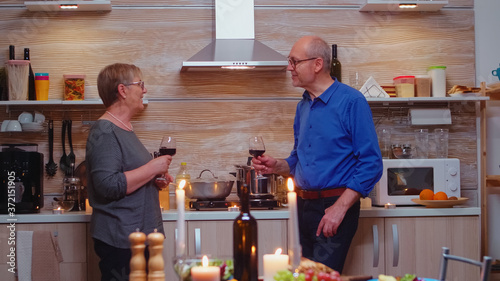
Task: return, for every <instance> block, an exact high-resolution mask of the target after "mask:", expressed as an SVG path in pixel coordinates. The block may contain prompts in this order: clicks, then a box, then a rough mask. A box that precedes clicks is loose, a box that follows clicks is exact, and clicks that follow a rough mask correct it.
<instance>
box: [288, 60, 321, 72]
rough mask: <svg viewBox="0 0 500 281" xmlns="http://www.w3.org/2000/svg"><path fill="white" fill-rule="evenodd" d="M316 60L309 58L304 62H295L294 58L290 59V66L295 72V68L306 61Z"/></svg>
mask: <svg viewBox="0 0 500 281" xmlns="http://www.w3.org/2000/svg"><path fill="white" fill-rule="evenodd" d="M315 59H317V58H308V59H303V60H294V59H292V58H288V64H289V65H291V66H292V69H294V70H295V68H296V67H297V64H299V63H301V62H304V61H308V60H315Z"/></svg>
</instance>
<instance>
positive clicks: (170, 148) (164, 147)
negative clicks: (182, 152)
mask: <svg viewBox="0 0 500 281" xmlns="http://www.w3.org/2000/svg"><path fill="white" fill-rule="evenodd" d="M175 153H176V145H175V139H174V138H173V137H170V136H166V137H163V139H162V140H161V144H160V155H170V156H174V155H175Z"/></svg>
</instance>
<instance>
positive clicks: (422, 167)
mask: <svg viewBox="0 0 500 281" xmlns="http://www.w3.org/2000/svg"><path fill="white" fill-rule="evenodd" d="M383 165H384V170H383V174H382V178H380V181H379V182H378V183H377V184H376V185H375V187H374V188H373V190H372V192H370V195H369V197H370V198H371V199H372V205H375V206H383V205H385V204H386V203H392V204H396V205H416V203H414V202H413V201H411V199H415V198H416V199H418V198H419V194H420V191H422V190H423V189H430V190H433V191H434V193H436V192H439V191H443V192H444V193H446V195H448V197H451V196H456V197H460V160H459V159H456V158H442V159H441V158H440V159H383Z"/></svg>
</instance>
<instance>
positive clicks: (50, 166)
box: [45, 120, 57, 177]
mask: <svg viewBox="0 0 500 281" xmlns="http://www.w3.org/2000/svg"><path fill="white" fill-rule="evenodd" d="M48 126H49V162H48V163H47V164H45V171H46V172H47V175H49V176H50V177H53V176H54V175H55V174H56V172H57V164H56V163H55V162H54V156H53V151H54V121H53V120H49V125H48Z"/></svg>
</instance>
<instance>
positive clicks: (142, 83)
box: [123, 81, 144, 90]
mask: <svg viewBox="0 0 500 281" xmlns="http://www.w3.org/2000/svg"><path fill="white" fill-rule="evenodd" d="M123 85H125V86H130V85H139V87H141V89H142V90H144V81H137V82H132V83H129V84H123Z"/></svg>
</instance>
